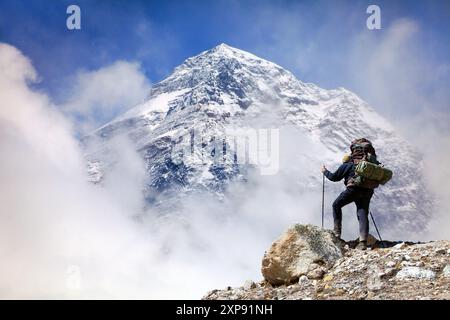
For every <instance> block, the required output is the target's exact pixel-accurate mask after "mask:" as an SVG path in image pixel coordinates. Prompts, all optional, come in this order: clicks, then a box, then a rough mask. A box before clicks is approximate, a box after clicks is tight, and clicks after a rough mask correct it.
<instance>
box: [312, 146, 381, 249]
mask: <svg viewBox="0 0 450 320" xmlns="http://www.w3.org/2000/svg"><path fill="white" fill-rule="evenodd" d="M350 150H351V152H352V153H351V155H345V156H344V158H343V164H342V165H341V166H340V167H339V168H338V169H337V170H336V171H335V172H334V173H331V172H330V171H328V169H327V168H326V167H325V166H322V169H321V171H322V173H323V174H324V175H325V177H327V178H328V179H329V180H330V181H335V182H336V181H341V180H342V179H344V184H345V186H346V189H345V190H344V191H343V192H342V193H341V194H340V195H339V196H338V197H337V198H336V200H335V201H334V202H333V220H334V228H333V232H334V234H335V235H336V237H338V238H341V232H342V207H344V206H346V205H347V204H350V203H352V202H354V203H355V204H356V210H357V211H356V213H357V217H358V221H359V243H358V245H357V249H361V250H365V249H366V248H367V238H368V236H369V204H370V199H371V198H372V195H373V193H374V190H373V189H374V188H376V187H378V183H377V182H376V181H373V180H366V181H365V182H364V183H361V182H359V183H357V179H356V177H357V176H356V174H355V168H356V165H357V164H358V163H359V162H360V161H362V160H366V161H370V162H372V163H375V164H379V162H378V161H377V160H376V154H375V149H374V148H373V147H372V144H371V142H370V141H369V140H367V139H364V138H363V139H357V140H355V141H353V142H352V144H351V146H350Z"/></svg>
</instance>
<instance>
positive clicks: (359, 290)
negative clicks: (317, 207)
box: [204, 226, 450, 300]
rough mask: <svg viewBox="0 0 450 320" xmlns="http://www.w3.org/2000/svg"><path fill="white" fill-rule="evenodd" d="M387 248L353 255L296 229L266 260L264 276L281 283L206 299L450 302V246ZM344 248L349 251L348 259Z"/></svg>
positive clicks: (316, 232)
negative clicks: (424, 300) (271, 277)
mask: <svg viewBox="0 0 450 320" xmlns="http://www.w3.org/2000/svg"><path fill="white" fill-rule="evenodd" d="M335 240H336V241H335ZM383 244H384V246H383V248H381V247H377V245H375V246H374V247H373V248H374V249H373V250H372V251H360V250H354V249H352V248H354V243H353V241H349V242H348V243H343V242H342V241H340V240H337V239H334V238H333V236H332V235H330V234H329V231H325V230H321V229H318V228H317V229H316V228H314V227H311V226H294V227H292V228H291V229H289V231H288V232H286V233H285V234H283V236H282V237H280V239H279V240H277V241H276V242H275V243H274V244H273V245H272V247H271V248H270V250H269V252H268V253H266V254H265V256H264V261H263V267H262V270H261V271H263V275H267V274H269V275H270V276H273V278H274V279H276V281H272V282H271V281H269V280H268V279H270V277H267V278H266V279H265V280H262V281H259V282H258V283H255V282H253V281H246V282H245V283H244V285H243V286H242V287H238V288H235V289H233V288H231V287H227V288H226V289H225V290H213V291H210V292H209V293H208V294H207V295H206V296H205V297H204V299H209V300H215V299H225V300H228V299H231V300H235V299H236V300H241V299H252V300H260V299H277V300H286V299H288V300H302V299H344V300H345V299H394V300H399V299H408V300H423V299H427V300H428V299H432V300H435V299H441V300H450V263H449V256H448V255H447V254H448V253H449V252H450V242H449V241H435V242H428V243H412V242H405V243H395V242H390V241H383ZM342 246H347V247H348V249H347V251H345V250H343V251H344V252H345V254H342V251H340V248H341V247H342ZM324 248H325V249H324ZM330 248H334V249H330ZM335 248H337V251H336V249H335ZM327 252H328V254H327ZM329 252H331V254H329ZM330 256H331V258H330V259H328V258H329V257H330ZM335 257H338V258H337V259H335ZM266 272H267V273H266ZM280 275H281V276H280ZM308 277H310V278H311V279H308Z"/></svg>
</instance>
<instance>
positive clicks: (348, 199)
mask: <svg viewBox="0 0 450 320" xmlns="http://www.w3.org/2000/svg"><path fill="white" fill-rule="evenodd" d="M372 195H373V190H372V189H365V188H356V187H348V188H347V189H345V190H344V191H343V192H342V193H341V194H340V195H339V196H338V197H337V198H336V200H335V201H334V202H333V219H334V225H335V226H337V227H339V228H340V227H341V226H342V207H344V206H346V205H347V204H349V203H352V202H354V203H355V204H356V214H357V217H358V221H359V239H360V240H367V237H368V235H369V204H370V199H371V198H372Z"/></svg>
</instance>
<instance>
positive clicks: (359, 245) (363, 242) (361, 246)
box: [355, 241, 367, 250]
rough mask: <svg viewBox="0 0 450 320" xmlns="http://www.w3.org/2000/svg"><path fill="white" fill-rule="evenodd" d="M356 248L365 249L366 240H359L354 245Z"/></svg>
mask: <svg viewBox="0 0 450 320" xmlns="http://www.w3.org/2000/svg"><path fill="white" fill-rule="evenodd" d="M355 249H357V250H366V249H367V241H360V242H359V243H358V245H357V246H356V247H355Z"/></svg>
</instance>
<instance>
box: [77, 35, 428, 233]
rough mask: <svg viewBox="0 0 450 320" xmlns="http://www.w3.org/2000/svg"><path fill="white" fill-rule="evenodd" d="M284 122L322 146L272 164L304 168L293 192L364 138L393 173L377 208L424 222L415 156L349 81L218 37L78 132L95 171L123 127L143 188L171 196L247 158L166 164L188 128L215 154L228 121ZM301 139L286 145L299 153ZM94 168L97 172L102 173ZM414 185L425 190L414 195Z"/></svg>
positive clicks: (210, 187)
mask: <svg viewBox="0 0 450 320" xmlns="http://www.w3.org/2000/svg"><path fill="white" fill-rule="evenodd" d="M261 119H262V121H261ZM286 126H289V127H294V128H296V129H298V131H299V132H301V135H306V136H307V140H308V141H310V142H308V143H311V144H312V145H314V146H315V147H316V146H317V150H322V151H321V152H320V154H315V153H314V152H313V154H312V155H309V154H305V155H299V156H300V157H302V156H305V157H306V158H308V164H307V166H308V168H306V167H295V166H294V167H290V166H288V167H285V168H282V170H280V171H283V172H284V174H286V177H289V176H292V174H293V172H300V173H302V172H303V173H304V174H306V175H308V174H309V176H308V178H304V179H303V181H302V182H301V183H300V182H298V183H299V185H302V186H303V187H299V190H298V192H301V190H300V189H301V188H306V189H307V188H311V186H313V187H314V186H316V185H318V184H319V183H321V180H320V179H319V178H320V177H318V176H317V175H315V174H312V173H311V174H310V173H309V171H310V170H313V169H312V168H310V166H311V167H316V166H317V168H318V167H319V166H320V164H322V163H325V162H332V161H336V160H337V159H339V158H340V157H341V156H342V154H343V153H344V152H348V147H349V143H350V141H352V140H354V139H356V138H361V137H366V138H368V139H370V140H372V142H373V143H374V145H375V148H376V149H377V154H378V155H379V156H380V158H381V159H380V160H381V161H383V162H384V163H386V164H387V165H388V166H389V167H390V168H392V169H393V171H394V174H395V177H396V178H395V179H393V180H392V181H391V182H389V184H388V185H387V186H385V187H383V189H384V193H383V194H382V195H380V200H379V202H380V204H379V205H378V208H380V210H383V211H384V212H386V217H385V221H386V222H388V221H391V222H392V221H401V223H402V225H404V226H405V228H407V229H408V228H409V229H414V228H415V227H416V226H417V225H418V224H416V223H415V224H414V225H412V223H411V221H412V219H411V216H414V217H415V219H414V221H416V222H417V223H419V224H420V223H422V224H425V221H426V218H427V216H428V215H429V210H430V209H429V208H430V206H429V205H430V199H429V198H428V197H427V196H426V193H424V192H421V191H419V190H422V189H424V188H425V187H424V184H423V180H422V177H420V173H418V172H420V165H421V160H420V156H419V155H418V154H417V153H416V152H415V151H414V150H413V149H412V148H411V147H410V145H409V144H408V143H407V142H405V141H404V140H402V138H401V137H399V136H398V135H397V134H396V132H395V128H394V127H392V126H391V125H390V124H389V122H388V121H387V120H386V119H385V118H383V117H382V116H380V115H379V114H378V113H377V112H376V111H375V110H374V109H373V108H372V107H371V106H370V105H369V104H368V103H366V102H365V101H364V100H362V99H361V98H360V97H358V96H357V95H356V94H354V93H353V92H351V91H349V90H347V89H344V88H337V89H333V90H326V89H322V88H320V87H318V86H317V85H315V84H312V83H304V82H302V81H300V80H298V79H297V78H296V77H295V76H294V75H293V74H292V73H290V72H289V71H287V70H285V69H283V68H282V67H280V66H279V65H277V64H275V63H272V62H270V61H267V60H264V59H261V58H258V57H257V56H255V55H253V54H251V53H248V52H245V51H242V50H240V49H236V48H233V47H230V46H228V45H226V44H220V45H218V46H216V47H214V48H212V49H210V50H207V51H204V52H202V53H200V54H198V55H196V56H194V57H191V58H188V59H187V60H185V61H184V62H183V63H182V64H181V65H180V66H178V67H177V68H175V70H174V72H173V73H172V74H171V75H169V77H167V78H166V79H164V80H163V81H161V82H159V83H157V84H155V85H154V86H153V88H152V90H151V92H150V94H149V97H148V99H147V101H145V102H144V103H142V104H140V105H138V106H136V107H134V108H132V109H130V110H129V111H128V112H126V113H125V114H123V115H121V116H119V117H117V118H116V119H114V120H113V121H111V122H110V123H107V124H106V125H104V126H102V127H101V128H99V129H98V130H97V131H96V132H95V133H94V134H93V135H92V136H90V137H87V138H86V139H85V141H86V142H87V141H89V140H97V141H98V140H100V143H99V144H98V143H97V144H94V147H93V148H91V149H90V151H89V155H88V158H89V159H91V163H95V166H94V167H93V168H94V169H95V170H94V171H95V172H101V171H102V169H101V168H102V167H103V168H104V167H107V166H109V165H113V163H114V157H113V155H111V153H110V152H109V151H108V150H110V149H111V148H110V144H113V143H114V142H113V141H114V139H113V138H114V137H115V136H116V135H118V134H125V135H126V136H128V137H129V138H130V139H131V140H132V142H133V144H134V147H135V149H136V150H137V151H138V152H139V153H140V154H142V156H143V158H144V159H145V161H146V164H147V167H148V177H147V181H148V184H147V186H148V188H149V189H150V191H151V192H149V193H151V194H154V190H157V191H158V192H160V191H164V192H166V191H167V190H169V191H170V190H173V189H176V190H178V192H176V193H177V197H182V195H183V194H184V193H183V192H184V191H186V190H188V191H189V190H191V191H192V190H206V191H212V192H217V193H220V194H223V190H224V189H225V188H226V186H227V184H228V182H229V181H230V180H233V179H235V178H237V177H243V176H245V170H246V166H245V165H241V164H237V163H234V162H233V161H234V160H233V159H232V158H230V157H228V158H227V162H224V163H222V164H220V165H217V163H216V162H215V160H213V159H209V158H207V159H206V160H204V161H203V162H202V163H200V164H199V163H197V164H195V165H192V164H189V163H182V164H176V163H174V162H173V161H172V159H171V153H172V150H174V149H176V148H178V147H179V146H180V145H184V146H189V145H190V144H191V141H190V140H189V139H186V134H187V133H190V132H192V131H194V130H197V131H199V132H201V135H202V139H203V140H202V144H201V148H202V149H204V150H209V151H207V152H210V153H211V154H215V152H213V151H214V150H215V148H216V147H217V146H215V145H214V143H216V142H214V141H217V140H215V138H214V137H216V138H219V140H220V139H222V138H220V137H221V135H222V134H223V133H224V132H225V131H226V130H227V128H236V127H244V128H256V127H258V128H261V127H265V128H282V127H286ZM91 138H95V139H91ZM98 138H100V139H98ZM295 139H296V138H294V139H293V140H294V141H295ZM228 147H229V146H228ZM303 147H304V146H292V147H291V148H293V149H298V152H297V153H300V152H302V150H303V149H302V148H303ZM202 152H203V151H202ZM294 154H296V152H294ZM313 164H314V165H313ZM335 165H337V163H335ZM305 171H307V172H305ZM303 173H302V174H303ZM94 175H95V176H96V177H101V176H102V173H101V174H94ZM98 180H99V179H97V181H98ZM296 187H298V186H296ZM335 188H336V189H339V186H335ZM152 190H153V191H152ZM180 190H184V191H183V192H180ZM169 191H168V192H169ZM415 192H416V194H420V195H423V196H422V197H420V198H417V197H415V196H412V194H415ZM418 217H419V218H418ZM420 221H421V222H420Z"/></svg>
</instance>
